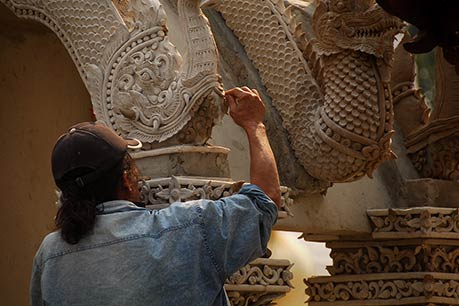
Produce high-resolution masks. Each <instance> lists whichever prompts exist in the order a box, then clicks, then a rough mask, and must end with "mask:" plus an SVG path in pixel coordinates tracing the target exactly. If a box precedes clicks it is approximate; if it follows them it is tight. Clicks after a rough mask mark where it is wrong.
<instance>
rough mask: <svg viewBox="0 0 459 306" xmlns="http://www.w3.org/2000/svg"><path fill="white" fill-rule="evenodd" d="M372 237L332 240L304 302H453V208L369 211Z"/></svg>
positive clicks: (456, 301) (458, 284) (458, 277)
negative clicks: (328, 262) (323, 271)
mask: <svg viewBox="0 0 459 306" xmlns="http://www.w3.org/2000/svg"><path fill="white" fill-rule="evenodd" d="M368 215H369V217H370V219H371V222H372V225H373V233H372V239H371V240H367V241H352V240H349V241H334V242H329V243H327V247H329V248H331V249H332V252H331V255H330V256H331V257H332V259H333V266H331V267H328V270H329V272H330V274H331V276H321V277H313V278H310V279H308V280H306V281H305V283H306V285H307V286H308V288H307V289H306V293H307V294H308V295H309V296H310V298H309V305H311V306H314V305H317V306H319V305H323V306H325V305H428V306H434V305H459V274H458V272H459V210H458V209H453V208H430V207H423V208H410V209H381V210H370V211H368Z"/></svg>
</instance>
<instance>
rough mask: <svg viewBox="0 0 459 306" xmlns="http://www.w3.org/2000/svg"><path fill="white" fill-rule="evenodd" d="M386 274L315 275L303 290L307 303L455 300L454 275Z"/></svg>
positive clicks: (458, 288) (458, 293) (458, 294)
mask: <svg viewBox="0 0 459 306" xmlns="http://www.w3.org/2000/svg"><path fill="white" fill-rule="evenodd" d="M387 276H389V275H387ZM390 276H391V277H387V279H384V280H381V279H380V278H379V276H376V275H372V276H371V275H370V276H368V277H362V278H361V279H352V280H350V279H343V280H338V279H336V280H333V281H328V282H326V281H324V282H322V281H320V282H319V280H318V279H317V280H315V281H314V282H313V283H308V282H306V284H307V285H308V290H307V292H306V294H308V295H310V296H311V297H312V298H311V299H310V300H309V303H310V305H322V304H321V303H319V302H322V303H323V302H333V303H334V304H333V305H349V304H348V303H345V302H354V303H360V304H361V305H432V304H429V302H433V303H435V304H434V305H458V304H459V302H458V299H459V279H458V278H457V277H455V278H454V279H450V278H447V277H445V276H444V275H442V274H436V273H428V274H424V273H421V274H413V275H412V276H411V277H408V278H407V277H406V276H405V275H402V274H398V275H397V274H394V275H390ZM363 301H365V302H364V303H365V304H363V303H362V302H363ZM340 302H341V303H340ZM316 303H317V304H316ZM351 305H352V304H351Z"/></svg>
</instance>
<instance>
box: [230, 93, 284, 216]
mask: <svg viewBox="0 0 459 306" xmlns="http://www.w3.org/2000/svg"><path fill="white" fill-rule="evenodd" d="M226 100H227V102H228V105H229V108H230V116H231V117H232V118H233V120H234V122H235V123H236V124H237V125H239V126H241V127H242V128H243V129H244V130H245V132H246V134H247V138H248V140H249V146H250V181H251V183H252V184H255V185H257V186H258V187H260V188H261V189H262V190H263V191H264V192H265V193H266V194H267V195H268V196H269V197H270V198H271V199H272V200H273V201H274V203H276V205H277V207H278V208H279V207H280V184H279V175H278V173H277V166H276V160H275V159H274V155H273V152H272V150H271V146H270V145H269V141H268V137H267V136H266V128H265V125H264V124H263V119H264V116H265V105H264V104H263V101H262V100H261V98H260V95H259V94H258V92H257V90H256V89H249V88H247V87H242V88H239V87H236V88H233V89H230V90H228V91H226Z"/></svg>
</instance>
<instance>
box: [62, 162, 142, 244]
mask: <svg viewBox="0 0 459 306" xmlns="http://www.w3.org/2000/svg"><path fill="white" fill-rule="evenodd" d="M132 163H133V161H132V158H131V157H130V156H129V154H126V156H125V157H124V158H123V159H122V160H121V161H120V163H119V164H118V165H116V166H115V167H113V168H112V169H110V170H109V171H107V173H106V174H105V175H104V176H103V177H101V178H99V179H98V180H97V181H95V182H93V183H91V184H88V185H87V186H84V187H83V188H69V189H66V190H62V193H61V196H60V199H59V200H60V204H61V205H60V207H59V209H58V211H57V214H56V219H55V225H56V229H58V230H60V231H61V237H62V239H64V240H65V241H66V242H67V243H70V244H77V243H78V242H79V241H80V240H81V239H82V238H84V237H85V236H87V235H88V234H90V232H91V231H92V230H93V228H94V224H95V222H96V215H97V213H98V212H99V211H98V209H97V205H98V204H100V203H103V202H107V201H112V200H116V191H117V189H118V188H119V187H120V184H121V178H122V173H123V171H124V170H125V169H127V171H129V170H131V165H132ZM90 171H92V170H91V169H81V168H79V169H76V170H74V171H71V172H70V173H68V174H67V175H66V176H65V177H66V179H69V180H72V179H73V180H74V179H75V178H77V177H79V176H81V175H84V174H87V173H89V172H90Z"/></svg>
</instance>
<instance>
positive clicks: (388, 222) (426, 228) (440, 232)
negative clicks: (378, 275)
mask: <svg viewBox="0 0 459 306" xmlns="http://www.w3.org/2000/svg"><path fill="white" fill-rule="evenodd" d="M458 212H459V210H458V209H457V208H430V207H425V208H410V209H388V210H387V209H383V210H369V211H368V215H369V216H370V220H371V222H372V225H373V227H374V229H373V237H375V238H388V237H394V238H413V237H419V238H421V237H439V238H454V239H458V238H459V213H458Z"/></svg>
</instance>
